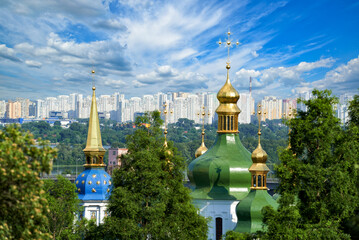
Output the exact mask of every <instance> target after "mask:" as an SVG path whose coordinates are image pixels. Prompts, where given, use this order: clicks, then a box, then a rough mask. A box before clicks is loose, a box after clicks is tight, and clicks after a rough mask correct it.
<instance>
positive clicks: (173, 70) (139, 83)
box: [0, 0, 359, 100]
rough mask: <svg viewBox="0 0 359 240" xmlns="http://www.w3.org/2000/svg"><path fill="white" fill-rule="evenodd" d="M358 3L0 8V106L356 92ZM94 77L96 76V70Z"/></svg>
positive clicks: (50, 1) (87, 2)
mask: <svg viewBox="0 0 359 240" xmlns="http://www.w3.org/2000/svg"><path fill="white" fill-rule="evenodd" d="M358 12H359V1H349V0H348V1H346V0H345V1H344V0H316V1H312V0H311V1H307V0H300V1H299V0H297V1H293V0H292V1H290V0H289V1H266V0H262V1H261V0H251V1H249V0H248V1H246V0H241V1H231V0H227V1H201V0H199V1H196V0H181V1H147V0H131V1H129V0H102V1H98V0H46V1H44V0H31V1H27V0H16V1H14V0H0V99H15V98H16V97H25V98H30V99H32V100H36V99H43V98H45V97H50V96H58V95H68V94H70V93H82V94H85V95H90V94H91V86H92V77H94V81H95V85H96V89H97V90H96V91H97V94H108V95H110V94H113V93H114V92H120V93H123V94H125V96H126V98H128V97H134V96H139V97H140V96H142V95H145V94H155V93H157V92H178V91H182V92H192V93H197V92H207V91H210V92H217V91H218V90H219V89H220V88H221V86H222V85H223V84H224V82H225V80H226V68H225V67H226V61H227V50H226V48H225V47H224V46H223V44H222V46H219V45H218V44H217V42H218V41H219V39H221V40H222V41H225V40H226V38H227V31H228V29H230V32H231V38H232V40H233V41H234V42H235V41H239V43H240V44H239V45H238V46H233V47H232V48H231V49H230V61H231V69H230V79H231V82H232V84H233V86H234V87H235V88H236V89H237V90H238V92H240V93H242V92H248V91H249V90H248V89H249V77H252V94H253V96H254V98H255V99H258V100H259V98H262V97H263V96H277V97H279V98H288V97H296V96H297V95H298V93H300V92H302V91H310V90H311V89H313V88H318V89H326V88H327V89H331V90H332V91H333V93H334V94H336V95H340V94H344V93H348V94H358V92H359V14H358ZM92 69H95V71H96V73H95V75H94V76H91V70H92Z"/></svg>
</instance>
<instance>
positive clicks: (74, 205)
mask: <svg viewBox="0 0 359 240" xmlns="http://www.w3.org/2000/svg"><path fill="white" fill-rule="evenodd" d="M44 183H45V184H44V190H45V198H46V199H47V202H48V205H49V210H50V211H48V212H47V213H46V216H47V218H48V221H49V222H48V225H47V230H48V232H49V233H50V234H51V235H52V238H53V239H71V237H70V236H71V235H74V234H73V232H74V220H75V219H76V218H77V216H78V214H79V213H80V205H79V204H80V200H79V198H78V196H77V193H76V186H75V184H73V183H71V182H70V181H69V180H68V179H66V178H64V177H62V176H61V175H59V176H57V181H53V180H45V182H44Z"/></svg>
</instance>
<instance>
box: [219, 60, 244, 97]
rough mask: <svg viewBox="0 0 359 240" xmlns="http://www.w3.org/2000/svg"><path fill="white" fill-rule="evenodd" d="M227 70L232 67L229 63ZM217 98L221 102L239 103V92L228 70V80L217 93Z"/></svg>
mask: <svg viewBox="0 0 359 240" xmlns="http://www.w3.org/2000/svg"><path fill="white" fill-rule="evenodd" d="M226 68H227V70H229V69H230V66H229V64H227V66H226ZM217 99H218V101H219V102H220V103H237V101H238V99H239V94H238V92H237V90H236V89H235V88H234V87H233V86H232V84H231V82H230V81H229V74H228V72H227V81H226V83H225V84H224V85H223V87H222V88H221V89H220V90H219V92H218V93H217Z"/></svg>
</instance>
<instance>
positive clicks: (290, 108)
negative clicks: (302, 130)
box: [283, 106, 293, 149]
mask: <svg viewBox="0 0 359 240" xmlns="http://www.w3.org/2000/svg"><path fill="white" fill-rule="evenodd" d="M292 116H293V114H292V106H289V111H288V114H285V113H283V118H284V119H285V120H287V121H288V120H290V119H291V118H292ZM291 131H292V129H291V128H288V146H287V148H286V149H290V148H292V146H291V145H290V132H291Z"/></svg>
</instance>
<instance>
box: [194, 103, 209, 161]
mask: <svg viewBox="0 0 359 240" xmlns="http://www.w3.org/2000/svg"><path fill="white" fill-rule="evenodd" d="M205 109H206V108H205V107H204V106H203V107H202V113H201V114H200V113H198V115H201V119H202V143H201V146H200V147H199V148H197V150H196V152H195V157H196V158H198V157H199V156H201V155H203V154H204V153H205V152H206V151H207V150H208V148H207V147H206V145H205V144H204V135H205V133H204V131H205V129H204V119H205V116H206V115H208V116H210V113H209V112H208V113H207V114H206V111H205Z"/></svg>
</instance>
